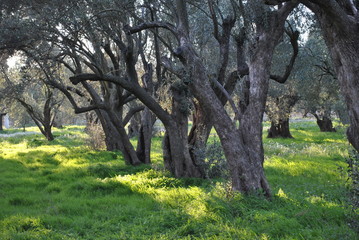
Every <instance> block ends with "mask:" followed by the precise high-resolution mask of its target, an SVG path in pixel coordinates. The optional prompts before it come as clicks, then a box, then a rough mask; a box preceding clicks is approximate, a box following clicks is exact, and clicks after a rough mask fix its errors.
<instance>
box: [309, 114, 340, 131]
mask: <svg viewBox="0 0 359 240" xmlns="http://www.w3.org/2000/svg"><path fill="white" fill-rule="evenodd" d="M313 115H314V117H315V118H316V119H317V124H318V127H319V129H320V131H321V132H336V131H337V130H335V128H333V122H332V120H331V119H330V117H329V116H328V115H327V114H325V115H324V116H323V117H322V118H320V117H319V116H318V114H316V113H313Z"/></svg>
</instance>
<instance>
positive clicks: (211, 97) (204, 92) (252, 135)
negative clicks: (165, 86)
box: [176, 0, 296, 197]
mask: <svg viewBox="0 0 359 240" xmlns="http://www.w3.org/2000/svg"><path fill="white" fill-rule="evenodd" d="M295 6H296V4H295V3H289V4H286V5H285V6H283V8H281V10H279V11H280V12H278V15H277V14H274V15H272V17H273V18H272V20H273V21H270V22H269V25H270V26H269V28H267V29H262V26H260V25H258V31H259V32H258V36H260V37H258V40H257V42H256V43H255V45H256V51H255V53H254V55H253V56H252V58H251V60H250V65H249V80H250V93H249V104H248V106H247V107H246V110H245V111H244V112H243V114H242V116H241V119H242V120H241V122H240V130H237V128H236V125H235V124H234V123H233V122H232V120H231V118H230V117H229V115H228V114H227V112H226V111H225V109H224V107H223V105H222V103H221V101H220V100H219V99H218V97H217V95H216V94H215V92H214V91H213V90H212V88H211V85H210V79H209V77H208V72H207V69H206V68H205V66H204V64H203V62H202V61H201V59H200V58H199V57H198V56H197V54H196V53H195V50H194V48H193V46H192V44H191V42H190V40H189V34H188V33H189V29H188V18H187V12H186V4H185V1H183V0H176V7H177V12H178V15H179V19H180V21H179V26H178V28H179V32H180V33H181V34H180V42H181V58H180V59H182V62H183V63H184V64H185V66H186V67H187V69H188V70H189V71H190V73H191V81H190V84H189V87H190V89H191V92H192V93H193V95H194V96H195V97H196V99H197V100H198V102H199V104H201V106H202V107H203V108H204V109H205V112H206V113H207V114H209V115H210V118H211V120H212V121H213V124H214V127H215V129H216V131H217V134H218V136H219V138H220V140H221V144H222V147H223V150H224V154H225V156H226V159H227V161H228V165H229V169H230V173H231V180H232V188H233V190H236V191H240V192H243V193H250V192H258V191H262V192H263V193H264V194H265V195H266V196H268V197H269V196H270V195H271V193H270V188H269V184H268V182H267V180H266V177H265V175H264V170H263V161H264V151H263V144H262V119H263V113H264V107H265V100H266V95H267V91H268V81H269V77H270V74H269V69H270V63H271V60H272V55H273V50H274V47H275V46H276V44H277V43H278V40H279V39H280V37H281V36H282V35H283V32H284V22H285V19H286V18H287V16H288V14H289V13H290V11H291V10H292V9H293V8H294V7H295Z"/></svg>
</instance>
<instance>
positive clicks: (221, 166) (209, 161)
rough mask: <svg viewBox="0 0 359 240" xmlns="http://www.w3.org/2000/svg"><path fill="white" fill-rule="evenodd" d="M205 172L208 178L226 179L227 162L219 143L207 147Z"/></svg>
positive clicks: (215, 142)
mask: <svg viewBox="0 0 359 240" xmlns="http://www.w3.org/2000/svg"><path fill="white" fill-rule="evenodd" d="M205 171H206V174H207V177H208V178H219V177H220V178H228V167H227V162H226V159H225V157H224V153H223V149H222V145H221V143H220V142H219V141H214V142H213V143H210V144H208V145H207V149H206V160H205Z"/></svg>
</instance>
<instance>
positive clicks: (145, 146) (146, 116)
mask: <svg viewBox="0 0 359 240" xmlns="http://www.w3.org/2000/svg"><path fill="white" fill-rule="evenodd" d="M155 120H156V118H155V117H154V116H153V114H152V113H151V111H150V110H149V109H148V108H145V110H144V111H143V112H142V117H141V125H140V128H139V131H138V141H137V148H136V153H137V156H138V159H139V160H140V161H141V162H142V163H145V164H148V163H151V140H152V130H153V124H154V123H155Z"/></svg>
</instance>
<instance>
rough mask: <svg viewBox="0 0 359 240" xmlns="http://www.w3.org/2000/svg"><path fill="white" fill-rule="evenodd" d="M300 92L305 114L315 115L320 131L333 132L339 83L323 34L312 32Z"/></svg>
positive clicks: (305, 48) (299, 85)
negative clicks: (333, 118) (333, 116)
mask: <svg viewBox="0 0 359 240" xmlns="http://www.w3.org/2000/svg"><path fill="white" fill-rule="evenodd" d="M299 61H300V66H301V70H300V74H298V91H299V94H300V96H301V99H302V101H301V105H302V107H303V108H304V111H305V113H310V114H311V115H313V116H314V117H315V118H316V120H317V124H318V126H319V128H320V130H321V131H323V132H333V131H335V129H334V128H333V124H332V114H333V112H334V109H335V107H336V108H339V109H342V108H340V107H339V105H340V102H339V100H340V97H339V96H340V91H339V83H338V80H337V78H336V75H335V73H334V71H333V68H332V66H331V60H330V57H329V54H328V51H327V48H326V46H325V43H324V41H323V39H322V38H321V36H320V34H319V33H318V32H316V31H315V30H313V31H312V32H311V34H310V36H309V38H308V40H307V42H306V43H305V46H304V49H303V53H302V54H301V57H300V60H299Z"/></svg>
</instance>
